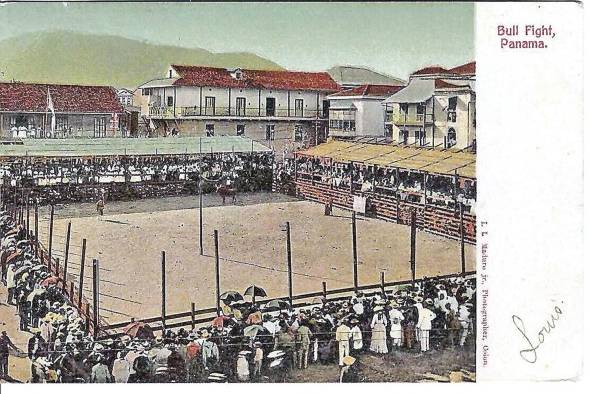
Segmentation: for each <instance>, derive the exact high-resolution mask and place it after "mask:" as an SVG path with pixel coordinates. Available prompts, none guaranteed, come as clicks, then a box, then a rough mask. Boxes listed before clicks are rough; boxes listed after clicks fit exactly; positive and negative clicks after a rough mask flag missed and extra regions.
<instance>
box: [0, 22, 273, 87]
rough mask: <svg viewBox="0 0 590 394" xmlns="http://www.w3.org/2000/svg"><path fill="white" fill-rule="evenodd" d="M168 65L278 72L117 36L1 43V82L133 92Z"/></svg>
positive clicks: (237, 56)
mask: <svg viewBox="0 0 590 394" xmlns="http://www.w3.org/2000/svg"><path fill="white" fill-rule="evenodd" d="M171 63H177V64H194V65H204V66H214V67H242V68H252V69H268V70H281V69H282V67H281V66H279V65H278V64H276V63H274V62H272V61H270V60H267V59H265V58H262V57H260V56H257V55H254V54H252V53H248V52H228V53H213V52H209V51H207V50H205V49H200V48H183V47H173V46H165V45H155V44H150V43H147V42H142V41H136V40H131V39H127V38H122V37H116V36H107V35H91V34H83V33H75V32H66V31H57V32H42V33H30V34H25V35H22V36H19V37H13V38H9V39H6V40H3V41H0V80H11V79H16V80H19V81H23V82H24V81H27V82H52V83H74V84H100V85H112V86H116V87H129V88H133V87H136V86H138V85H139V84H141V83H143V82H146V81H148V80H151V79H153V78H158V77H164V73H165V71H166V67H167V66H168V65H169V64H171Z"/></svg>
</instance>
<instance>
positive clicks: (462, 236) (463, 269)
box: [459, 203, 465, 275]
mask: <svg viewBox="0 0 590 394" xmlns="http://www.w3.org/2000/svg"><path fill="white" fill-rule="evenodd" d="M459 235H460V237H461V274H462V275H465V230H464V229H463V203H459Z"/></svg>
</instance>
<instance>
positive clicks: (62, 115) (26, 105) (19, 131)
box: [0, 82, 123, 138]
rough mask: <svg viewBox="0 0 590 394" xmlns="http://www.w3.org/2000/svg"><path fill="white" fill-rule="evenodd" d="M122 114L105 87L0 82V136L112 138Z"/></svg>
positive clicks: (114, 94) (121, 109)
mask: <svg viewBox="0 0 590 394" xmlns="http://www.w3.org/2000/svg"><path fill="white" fill-rule="evenodd" d="M122 114H123V107H122V106H121V104H120V102H119V100H118V98H117V92H116V90H115V89H114V88H112V87H109V86H84V85H53V84H35V83H23V82H0V135H1V136H2V137H3V138H11V137H12V138H70V137H71V138H73V137H96V138H99V137H114V136H118V135H120V129H121V128H120V126H121V125H120V123H121V115H122Z"/></svg>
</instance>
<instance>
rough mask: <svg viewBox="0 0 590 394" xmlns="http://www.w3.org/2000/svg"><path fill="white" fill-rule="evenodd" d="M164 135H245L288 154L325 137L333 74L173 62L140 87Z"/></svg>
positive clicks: (146, 108) (147, 111) (146, 107)
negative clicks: (163, 72)
mask: <svg viewBox="0 0 590 394" xmlns="http://www.w3.org/2000/svg"><path fill="white" fill-rule="evenodd" d="M139 89H140V91H141V95H142V96H143V97H144V98H145V100H142V101H143V102H144V103H145V104H147V105H142V111H143V112H142V115H146V116H147V117H148V118H149V120H150V124H151V126H152V127H153V129H155V131H156V134H158V135H174V134H181V135H192V136H213V135H238V136H240V135H244V136H247V137H249V138H251V139H254V140H258V141H261V142H263V143H265V144H266V145H267V146H269V147H271V148H273V149H275V151H279V152H282V151H283V150H284V149H285V148H286V149H287V150H292V149H298V148H301V147H303V146H308V145H312V144H315V143H316V142H321V141H324V140H325V138H326V134H327V120H328V119H327V118H328V106H329V102H328V100H327V99H326V96H327V95H329V94H331V93H334V92H336V91H338V90H339V86H338V84H336V82H334V80H333V79H332V78H331V77H330V76H329V74H327V73H323V72H319V73H316V72H295V71H263V70H245V69H239V68H238V69H225V68H214V67H200V66H179V65H171V66H170V67H169V68H168V70H167V73H166V78H163V79H156V80H153V81H150V82H147V83H145V84H143V85H141V86H140V87H139Z"/></svg>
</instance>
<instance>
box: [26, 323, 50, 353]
mask: <svg viewBox="0 0 590 394" xmlns="http://www.w3.org/2000/svg"><path fill="white" fill-rule="evenodd" d="M33 330H34V333H35V335H33V336H32V337H31V338H29V343H28V346H27V355H28V356H29V359H31V360H34V359H36V358H37V357H43V356H45V355H46V354H47V342H46V341H45V339H43V337H42V336H41V330H39V329H38V328H36V329H33Z"/></svg>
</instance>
